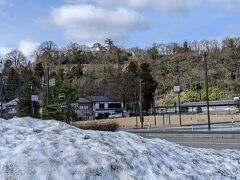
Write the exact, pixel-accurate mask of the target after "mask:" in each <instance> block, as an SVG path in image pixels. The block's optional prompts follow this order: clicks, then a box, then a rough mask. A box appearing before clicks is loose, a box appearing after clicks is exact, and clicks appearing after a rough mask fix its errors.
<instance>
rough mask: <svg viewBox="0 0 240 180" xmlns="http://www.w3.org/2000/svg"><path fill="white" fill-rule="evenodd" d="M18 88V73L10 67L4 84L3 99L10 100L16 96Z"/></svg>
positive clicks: (19, 86) (19, 85)
mask: <svg viewBox="0 0 240 180" xmlns="http://www.w3.org/2000/svg"><path fill="white" fill-rule="evenodd" d="M20 88H21V84H20V75H19V74H18V73H17V72H16V71H15V69H14V68H11V69H10V72H9V75H8V78H7V82H6V85H5V100H6V101H10V100H12V99H14V98H16V97H18V95H19V93H18V92H19V90H20Z"/></svg>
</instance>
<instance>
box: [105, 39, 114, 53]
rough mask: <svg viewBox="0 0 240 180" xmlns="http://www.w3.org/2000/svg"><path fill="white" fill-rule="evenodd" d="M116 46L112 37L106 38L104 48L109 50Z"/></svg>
mask: <svg viewBox="0 0 240 180" xmlns="http://www.w3.org/2000/svg"><path fill="white" fill-rule="evenodd" d="M112 47H114V44H113V41H112V40H111V39H106V40H105V43H104V48H105V49H106V50H107V51H108V50H110V49H111V48H112Z"/></svg>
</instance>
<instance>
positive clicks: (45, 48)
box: [35, 41, 58, 63]
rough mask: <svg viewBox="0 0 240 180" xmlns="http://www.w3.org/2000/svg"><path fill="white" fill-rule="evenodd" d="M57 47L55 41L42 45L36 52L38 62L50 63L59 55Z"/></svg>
mask: <svg viewBox="0 0 240 180" xmlns="http://www.w3.org/2000/svg"><path fill="white" fill-rule="evenodd" d="M57 50H58V48H57V45H56V44H55V43H54V42H53V41H45V42H43V43H41V45H40V46H39V47H38V49H37V50H36V51H35V54H36V59H37V62H43V63H50V62H52V60H53V58H54V57H55V56H56V55H57V54H58V51H57Z"/></svg>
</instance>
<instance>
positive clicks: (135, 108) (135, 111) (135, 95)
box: [134, 89, 138, 128]
mask: <svg viewBox="0 0 240 180" xmlns="http://www.w3.org/2000/svg"><path fill="white" fill-rule="evenodd" d="M134 98H135V102H134V113H135V116H136V128H138V121H137V117H138V116H137V104H138V103H137V92H136V89H135V91H134Z"/></svg>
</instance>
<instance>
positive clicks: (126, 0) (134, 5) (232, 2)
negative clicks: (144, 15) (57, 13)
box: [65, 0, 240, 13]
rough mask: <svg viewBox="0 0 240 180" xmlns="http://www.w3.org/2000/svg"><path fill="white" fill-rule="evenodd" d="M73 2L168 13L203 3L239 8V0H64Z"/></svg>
mask: <svg viewBox="0 0 240 180" xmlns="http://www.w3.org/2000/svg"><path fill="white" fill-rule="evenodd" d="M65 1H66V2H68V3H70V2H71V3H75V4H83V3H90V4H97V5H98V6H101V7H124V8H130V9H157V10H160V11H163V12H168V13H185V12H188V11H191V10H192V9H193V8H194V7H198V6H201V5H203V4H207V5H214V6H219V7H223V8H226V9H228V10H230V11H234V10H239V9H240V0H121V1H116V0H65Z"/></svg>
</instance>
